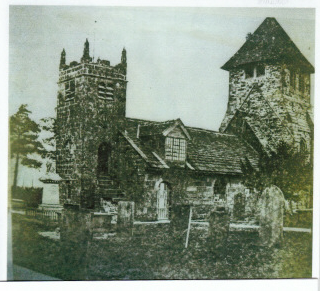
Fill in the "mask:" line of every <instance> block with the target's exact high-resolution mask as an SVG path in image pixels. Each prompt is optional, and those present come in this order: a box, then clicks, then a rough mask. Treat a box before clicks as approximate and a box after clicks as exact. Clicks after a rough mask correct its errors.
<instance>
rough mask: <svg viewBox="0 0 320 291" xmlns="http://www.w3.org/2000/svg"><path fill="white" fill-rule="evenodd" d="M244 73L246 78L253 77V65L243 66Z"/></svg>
mask: <svg viewBox="0 0 320 291" xmlns="http://www.w3.org/2000/svg"><path fill="white" fill-rule="evenodd" d="M245 75H246V79H249V78H253V77H254V67H253V66H249V67H247V68H245Z"/></svg>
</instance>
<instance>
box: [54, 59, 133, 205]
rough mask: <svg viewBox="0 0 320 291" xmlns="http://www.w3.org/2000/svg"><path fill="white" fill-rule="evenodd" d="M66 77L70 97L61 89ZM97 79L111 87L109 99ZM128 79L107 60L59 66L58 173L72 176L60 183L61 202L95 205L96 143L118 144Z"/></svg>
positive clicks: (64, 176) (65, 176)
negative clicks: (71, 85) (71, 86)
mask: <svg viewBox="0 0 320 291" xmlns="http://www.w3.org/2000/svg"><path fill="white" fill-rule="evenodd" d="M70 80H74V81H75V90H74V96H73V97H72V98H68V95H67V94H66V92H65V83H66V82H69V81H70ZM101 81H104V82H105V83H106V84H108V85H107V86H109V87H110V88H112V89H113V98H112V99H111V98H110V100H108V99H106V98H101V96H100V94H99V84H100V82H101ZM126 83H127V81H126V76H125V75H123V74H121V73H120V72H119V71H118V70H116V69H114V68H113V67H111V66H109V65H101V64H91V63H82V64H80V65H77V66H75V67H71V68H67V69H65V70H63V69H62V70H60V77H59V83H58V85H59V90H58V105H57V135H56V143H57V172H58V173H59V174H60V176H61V177H62V178H63V179H64V180H69V181H70V182H67V181H66V182H63V183H61V186H60V189H59V190H60V203H62V204H63V203H65V202H68V203H71V204H77V205H81V207H84V208H87V207H89V208H90V207H93V205H92V204H93V201H94V199H93V196H94V191H95V189H96V184H97V182H96V180H97V162H98V156H97V155H98V148H99V145H100V144H101V143H103V142H106V143H109V144H111V147H112V148H116V144H117V136H118V130H119V128H121V126H123V120H124V117H125V106H126V105H125V104H126V103H125V101H126ZM67 189H68V190H67ZM67 196H68V197H67ZM66 199H68V200H66Z"/></svg>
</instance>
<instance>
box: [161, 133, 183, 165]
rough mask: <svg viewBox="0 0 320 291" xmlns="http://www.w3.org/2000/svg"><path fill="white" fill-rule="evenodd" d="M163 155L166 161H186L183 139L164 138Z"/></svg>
mask: <svg viewBox="0 0 320 291" xmlns="http://www.w3.org/2000/svg"><path fill="white" fill-rule="evenodd" d="M165 155H166V159H167V160H171V161H185V159H186V141H185V139H183V138H174V137H167V138H166V148H165Z"/></svg>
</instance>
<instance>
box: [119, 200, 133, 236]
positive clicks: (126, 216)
mask: <svg viewBox="0 0 320 291" xmlns="http://www.w3.org/2000/svg"><path fill="white" fill-rule="evenodd" d="M133 222H134V202H132V201H119V203H118V217H117V231H118V232H119V233H121V234H127V235H132V231H133Z"/></svg>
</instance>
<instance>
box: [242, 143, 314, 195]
mask: <svg viewBox="0 0 320 291" xmlns="http://www.w3.org/2000/svg"><path fill="white" fill-rule="evenodd" d="M242 168H243V172H244V176H245V183H246V184H247V186H249V187H253V188H256V189H257V190H258V191H259V192H262V190H263V189H264V188H265V187H267V186H270V184H273V185H276V186H278V187H279V188H280V189H281V190H282V192H283V194H284V196H285V198H286V199H288V200H296V199H299V197H298V196H296V195H295V194H297V193H298V192H300V191H306V192H308V193H312V184H313V163H312V160H311V159H308V154H307V153H306V152H303V151H300V152H297V151H296V150H295V149H293V148H292V147H290V146H289V145H288V144H286V143H284V142H282V143H280V144H279V146H278V148H277V150H276V151H275V152H273V153H271V155H270V156H266V155H265V156H262V157H261V159H260V161H259V170H255V169H254V168H253V167H252V166H251V164H250V162H249V161H248V160H246V161H244V162H243V163H242Z"/></svg>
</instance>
